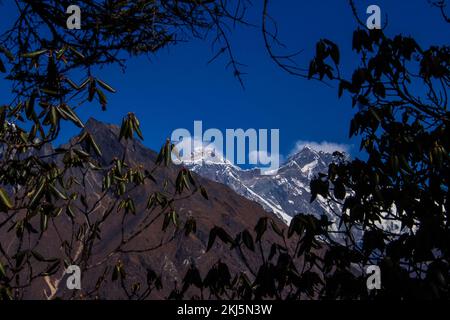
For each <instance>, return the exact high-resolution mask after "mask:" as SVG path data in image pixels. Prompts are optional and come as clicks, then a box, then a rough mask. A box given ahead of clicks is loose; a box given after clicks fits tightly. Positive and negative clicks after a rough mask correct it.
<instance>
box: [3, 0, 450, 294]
mask: <svg viewBox="0 0 450 320" xmlns="http://www.w3.org/2000/svg"><path fill="white" fill-rule="evenodd" d="M432 4H433V7H434V8H431V9H430V10H434V11H435V13H436V18H437V19H443V20H444V21H446V22H447V23H448V22H449V19H448V16H447V15H446V11H445V3H444V2H441V1H436V2H432ZM70 5H72V3H71V1H69V0H62V1H54V0H44V1H41V0H17V1H15V6H16V9H17V17H16V19H15V20H14V23H13V24H12V25H11V26H10V28H9V29H7V30H1V34H0V74H1V75H3V76H4V77H5V78H6V79H7V80H8V82H9V83H10V84H11V97H12V98H11V101H2V102H1V103H0V163H1V165H0V298H1V299H24V298H27V297H29V295H30V292H34V291H33V290H38V291H44V288H45V298H48V299H56V298H64V299H96V298H100V299H107V298H110V297H108V290H110V289H109V288H110V287H109V286H110V285H111V284H113V285H115V288H118V290H117V291H115V293H114V296H113V298H124V299H136V300H138V299H146V298H149V297H160V298H169V299H191V298H192V299H245V300H249V299H278V300H285V299H286V300H294V299H387V298H389V299H448V298H449V294H450V292H449V280H450V266H449V263H450V256H449V254H450V252H449V250H450V246H449V244H450V230H449V227H450V222H449V214H448V212H449V202H448V196H449V188H448V186H449V177H450V172H449V150H450V145H449V137H450V130H449V120H450V119H449V116H450V113H449V111H448V94H449V84H450V47H449V46H448V43H446V42H447V40H448V39H442V42H443V43H441V44H434V45H432V46H429V47H423V46H422V45H421V44H420V43H418V42H417V41H416V40H415V39H414V38H413V37H410V36H404V35H394V36H388V35H387V34H386V33H385V32H384V30H383V29H373V30H368V29H367V28H366V27H365V25H364V23H362V21H361V18H360V17H359V16H358V13H357V11H356V9H355V5H354V3H353V1H349V10H352V11H353V13H354V16H355V22H356V23H355V24H356V29H355V31H354V32H353V34H349V35H348V37H349V38H351V39H352V51H353V52H354V53H356V54H357V55H358V57H359V58H358V60H357V61H355V62H354V65H352V66H343V65H342V64H341V59H340V57H341V56H342V54H343V52H342V51H341V50H342V49H341V48H340V45H339V44H338V43H334V42H333V41H332V40H330V39H318V41H317V43H316V44H315V54H314V56H313V57H310V58H308V57H305V56H302V55H301V54H290V53H286V54H285V53H278V52H282V51H283V50H287V49H286V48H284V47H283V46H281V39H278V35H277V26H276V25H277V24H275V21H274V20H273V19H272V18H271V16H270V1H269V0H264V1H263V11H262V12H261V13H260V14H261V25H260V26H258V28H257V30H258V32H260V33H262V38H263V41H264V45H263V46H262V49H261V50H266V52H267V56H268V59H271V60H272V61H273V62H274V63H275V65H277V66H278V67H279V68H280V69H281V70H284V71H285V72H286V76H298V77H299V78H300V79H299V82H301V81H310V80H311V81H317V82H318V85H329V84H332V85H335V86H336V88H337V92H336V99H338V98H340V97H341V96H343V95H346V96H349V97H350V98H351V101H352V105H351V106H349V108H354V109H355V115H354V117H353V119H352V120H351V122H350V123H349V135H350V136H358V137H359V138H360V139H361V146H360V148H361V150H362V152H363V153H364V154H365V155H366V158H365V159H366V160H361V159H350V160H349V159H348V158H347V157H345V156H344V155H342V154H339V153H336V154H335V156H336V159H337V160H336V161H335V162H334V163H332V164H331V165H330V166H329V169H328V172H323V174H321V175H320V176H317V177H315V179H314V180H313V181H312V182H311V185H310V190H311V202H313V201H318V200H317V199H318V198H320V199H322V200H323V201H326V202H328V203H329V204H330V205H331V204H338V207H339V208H341V209H340V210H338V211H335V212H334V214H335V220H336V221H338V224H339V229H338V230H333V229H332V228H331V227H330V226H331V224H332V223H331V221H329V219H328V218H326V217H325V216H323V217H321V218H317V217H315V216H314V215H311V214H310V213H309V212H299V214H298V215H296V216H295V217H294V218H293V219H292V222H291V223H290V225H289V226H285V225H283V224H282V223H280V221H278V220H277V219H275V218H274V217H271V216H270V215H266V216H261V217H259V219H258V221H257V222H256V223H255V224H254V225H253V226H252V228H248V229H244V230H240V231H239V232H237V233H235V234H230V232H229V231H227V228H226V226H224V225H214V226H211V228H210V230H209V232H208V234H207V235H204V236H205V237H206V238H207V242H206V246H205V248H204V250H205V253H204V254H205V255H210V254H211V251H216V252H215V254H217V252H218V250H217V249H215V250H211V249H212V248H213V247H214V246H216V245H217V244H218V243H220V245H221V247H220V248H222V252H219V254H222V253H223V256H224V257H225V256H231V255H232V256H233V257H236V259H239V261H240V263H242V268H240V269H239V270H236V268H235V266H233V265H232V263H231V262H230V261H231V260H226V259H225V258H219V259H217V261H213V262H212V263H211V264H210V266H208V268H207V270H204V266H202V267H200V266H198V265H196V264H195V263H191V264H190V265H189V268H187V270H186V272H185V274H184V277H183V278H182V279H179V281H178V282H176V283H175V284H174V282H173V281H169V280H168V279H169V276H168V275H166V274H163V272H159V271H158V270H153V269H151V268H150V267H148V268H131V269H130V268H129V265H128V263H131V261H140V259H144V260H145V259H146V258H144V256H146V257H149V259H151V257H152V252H154V251H156V250H159V249H160V248H164V246H166V245H170V243H173V242H174V241H177V239H178V240H179V239H182V240H181V241H183V242H184V243H186V246H188V243H189V242H190V241H192V237H191V236H193V235H196V234H198V233H199V230H197V227H198V224H199V221H197V219H196V216H195V212H193V213H192V214H187V213H186V212H185V211H182V210H180V204H182V203H184V202H185V201H191V200H190V199H191V198H194V199H196V200H195V201H204V202H211V201H212V199H211V198H212V197H210V193H209V192H210V190H208V188H207V187H205V185H204V180H203V179H199V178H198V177H197V176H196V175H195V174H193V173H192V172H190V171H189V170H188V169H186V168H183V167H179V166H175V165H173V164H172V163H171V153H172V151H173V148H174V145H173V144H172V142H171V141H170V140H167V141H165V142H164V141H162V144H163V145H162V147H161V149H160V150H159V153H158V154H155V155H149V160H148V161H149V163H150V162H151V164H148V163H147V164H146V166H143V165H141V164H140V163H138V162H137V161H136V160H135V159H134V158H133V154H132V153H133V150H136V148H140V147H139V146H140V145H139V144H138V142H137V141H138V140H142V139H143V138H144V137H143V134H142V131H141V126H144V125H145V124H143V123H140V121H139V119H138V118H137V117H136V115H134V114H133V113H127V112H126V111H124V118H123V121H122V124H121V127H120V128H115V127H114V128H113V127H108V128H107V129H108V130H109V131H108V132H112V133H111V134H114V137H115V139H116V143H117V146H120V147H117V150H115V151H116V152H117V153H116V154H113V155H112V156H111V154H110V153H111V152H110V150H102V147H101V146H104V145H108V143H109V142H99V141H97V140H98V139H99V137H101V135H99V134H98V132H97V131H98V130H106V129H105V128H103V129H99V127H98V126H97V125H96V124H95V121H92V122H91V124H90V125H86V124H85V123H83V121H82V120H81V119H80V117H79V116H78V115H77V110H79V108H80V107H81V106H83V105H87V104H89V105H91V106H92V105H95V106H98V108H101V109H102V110H104V111H105V112H108V101H109V100H111V99H114V93H115V92H116V90H117V89H120V88H115V87H114V86H113V85H112V84H110V83H109V81H108V79H104V78H103V77H102V75H101V73H98V72H99V71H98V70H99V68H98V67H100V66H108V65H118V66H121V67H125V66H126V64H127V61H128V59H129V58H130V57H131V56H141V55H152V54H156V53H158V52H160V51H161V49H162V48H165V47H169V46H174V45H177V44H179V42H184V41H192V40H193V39H202V40H204V41H206V42H209V43H210V44H211V45H212V47H213V48H214V49H215V52H214V55H213V58H212V60H216V59H218V58H219V57H220V58H224V59H225V61H226V62H225V63H226V66H227V67H228V68H229V69H230V70H232V75H233V76H234V77H235V78H236V81H238V82H239V83H240V84H241V85H242V86H243V87H245V79H244V77H243V75H244V73H243V71H242V67H243V65H242V64H241V63H240V62H239V57H238V55H237V54H236V52H235V48H234V47H233V45H232V43H231V41H230V34H231V33H232V32H233V30H239V29H233V26H235V25H241V26H242V27H254V26H251V25H250V23H249V22H247V20H246V16H247V12H248V11H250V10H252V6H251V1H245V0H239V1H227V0H201V1H200V0H178V1H176V0H167V1H149V0H137V1H127V0H123V1H108V0H105V1H95V0H82V1H78V3H77V5H78V6H79V7H80V9H81V13H82V28H81V29H80V30H69V29H67V23H66V22H67V17H68V16H67V14H66V8H67V7H69V6H70ZM1 6H2V4H0V9H1ZM276 22H277V23H278V24H279V23H280V21H276ZM235 32H238V31H235ZM311 45H313V44H311ZM280 50H281V51H280ZM301 59H305V60H306V61H304V62H305V67H304V68H301V67H297V64H295V63H294V62H295V61H298V60H301ZM294 60H295V61H294ZM344 69H345V70H346V72H342V70H344ZM348 70H350V71H351V72H350V73H348V72H347V71H348ZM97 73H98V74H97ZM74 74H77V77H78V76H79V75H80V74H82V75H83V81H81V82H77V81H75V80H74V79H73V76H74ZM344 74H350V77H348V78H347V77H345V76H344ZM251 76H252V75H251V74H249V75H247V77H251ZM224 95H226V92H224ZM65 122H70V123H72V124H74V125H75V126H77V127H79V128H80V130H81V132H80V134H79V135H77V136H75V137H73V138H72V139H71V140H70V141H69V142H68V143H66V144H64V145H61V146H59V147H57V146H53V143H54V142H55V140H56V139H57V138H58V136H59V135H60V134H61V130H63V129H62V128H63V127H64V126H63V125H62V124H63V123H65ZM96 130H97V131H96ZM102 132H103V131H102ZM105 132H106V131H105ZM169 170H172V171H169ZM148 186H151V189H148V188H149V187H148ZM94 187H95V188H97V189H98V190H96V191H95V197H94V192H93V190H94ZM143 193H145V194H144V197H145V201H144V202H145V206H140V205H137V202H138V201H139V203H142V202H143V200H142V197H143V196H142V194H143ZM195 197H197V198H195ZM199 199H201V200H199ZM192 201H193V200H192ZM333 208H335V206H333ZM209 214H210V215H214V214H215V212H213V211H212V212H209ZM386 222H388V223H390V224H393V225H396V226H397V229H396V230H395V231H394V230H387V229H386V228H385V227H384V226H385V223H386ZM155 225H157V229H158V234H155V233H154V231H153V230H155V229H154V228H155ZM111 226H115V227H116V228H117V229H116V230H118V231H117V235H118V236H117V237H118V239H119V240H118V241H116V242H114V244H111V243H108V236H106V237H105V231H104V230H105V229H108V228H110V227H111ZM149 230H152V231H151V232H150V231H149ZM149 233H151V236H152V237H153V238H152V239H151V240H152V241H153V243H149V244H148V243H147V242H146V243H145V244H144V243H142V241H141V240H140V239H143V238H142V237H144V236H146V235H148V234H149ZM106 234H107V233H106ZM214 248H216V247H214ZM214 257H216V256H214ZM69 265H77V266H79V267H80V269H81V272H82V274H83V275H85V274H89V275H90V276H89V281H90V284H91V285H90V286H89V287H86V288H82V289H81V290H75V291H73V292H71V293H70V294H67V293H65V294H63V293H62V289H61V288H60V285H61V283H62V281H63V277H64V270H65V268H67V267H68V266H69ZM367 265H376V266H379V267H380V269H381V274H382V283H381V289H379V290H371V291H368V289H367V286H366V280H367V275H366V273H365V270H366V269H365V268H366V266H367ZM36 288H41V289H36ZM155 292H162V293H161V295H153V294H155Z"/></svg>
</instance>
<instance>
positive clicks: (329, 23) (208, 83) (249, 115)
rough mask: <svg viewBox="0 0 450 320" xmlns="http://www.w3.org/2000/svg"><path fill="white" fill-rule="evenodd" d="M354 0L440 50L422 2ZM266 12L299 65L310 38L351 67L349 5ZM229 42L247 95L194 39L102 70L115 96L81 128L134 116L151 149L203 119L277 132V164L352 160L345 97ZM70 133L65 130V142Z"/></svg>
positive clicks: (6, 18) (250, 42)
mask: <svg viewBox="0 0 450 320" xmlns="http://www.w3.org/2000/svg"><path fill="white" fill-rule="evenodd" d="M10 2H12V1H10V0H7V1H3V4H0V17H1V19H2V20H1V21H0V30H2V31H3V30H4V28H5V25H7V24H8V23H10V21H11V18H12V17H13V16H14V15H15V14H16V12H15V11H13V10H12V7H11V6H10V5H11V3H10ZM254 2H255V3H257V4H255V6H254V7H253V9H252V10H253V11H252V12H253V13H252V14H251V15H250V16H249V18H250V20H251V21H252V22H254V23H256V24H259V23H260V12H261V8H260V2H262V1H259V0H255V1H254ZM356 2H357V3H358V4H359V9H360V16H361V17H362V18H364V20H365V18H366V14H365V9H366V7H367V6H368V5H370V4H377V5H379V6H380V7H381V8H382V10H383V13H384V14H386V13H387V14H388V19H389V26H388V29H387V33H388V34H397V33H402V34H406V35H412V36H414V37H415V38H416V39H417V40H418V41H419V43H420V44H421V45H424V46H425V45H430V44H442V43H443V42H446V43H448V40H449V37H448V36H449V32H448V31H449V28H448V25H446V24H445V23H444V22H443V21H442V19H440V17H439V15H438V12H437V10H436V9H433V8H431V7H430V5H429V4H428V2H427V0H408V1H406V0H401V1H400V0H385V1H381V0H376V1H373V0H371V1H365V0H364V1H363V0H357V1H356ZM73 3H74V4H76V1H75V0H74V1H73ZM270 11H271V15H272V16H273V17H274V18H275V19H277V20H278V22H279V29H280V38H281V39H282V40H283V41H284V42H285V43H286V44H287V45H288V47H289V48H291V49H292V51H295V50H297V49H304V50H305V51H304V53H303V54H302V55H301V56H300V57H299V62H300V63H302V64H303V65H306V64H307V62H308V61H309V60H308V59H309V58H310V57H311V56H312V50H313V48H314V45H315V42H316V40H318V39H320V38H329V39H331V40H333V41H335V42H336V43H338V44H339V45H340V47H341V52H342V65H343V66H344V67H346V70H347V71H349V70H352V68H353V67H354V66H355V59H354V58H355V56H353V55H352V54H351V37H352V32H353V30H354V29H355V27H356V22H355V20H354V19H353V17H352V14H351V10H350V7H349V5H348V1H347V0H321V1H298V0H289V1H288V0H285V1H279V0H274V1H272V4H271V7H270ZM383 18H384V16H383ZM231 40H232V45H233V49H234V51H235V55H236V56H237V58H238V60H239V61H240V62H241V63H244V64H246V65H248V66H247V67H246V68H245V69H244V71H245V72H247V73H248V75H246V76H245V78H244V80H245V87H246V88H245V90H243V89H242V88H241V87H240V85H239V83H238V81H237V80H236V79H235V78H234V77H233V75H232V72H231V70H226V69H225V64H226V61H225V60H223V59H222V60H218V61H216V62H214V63H213V64H210V65H207V63H206V62H207V61H208V60H209V59H210V58H211V57H212V55H213V52H212V51H211V48H210V46H209V44H207V43H203V42H201V41H199V40H195V41H192V42H188V43H181V44H179V45H177V46H175V47H171V48H169V49H164V50H162V51H160V52H158V53H157V55H156V56H153V57H151V59H148V58H143V57H142V58H133V59H131V60H130V61H129V63H128V67H127V70H126V72H125V73H122V72H121V71H120V70H119V69H118V68H116V67H108V68H105V69H103V70H101V71H100V72H99V73H97V75H98V76H99V77H101V78H103V79H105V80H106V81H107V82H108V83H110V84H111V85H112V86H114V87H115V88H116V89H117V90H118V93H116V94H115V95H110V96H109V101H110V102H109V105H108V110H107V112H101V111H99V109H100V107H99V106H98V105H97V104H93V105H85V106H84V107H83V108H82V110H81V111H80V115H81V116H82V118H83V120H87V119H88V118H89V116H93V117H95V118H97V119H99V120H102V121H106V122H111V123H116V124H119V123H120V121H121V119H122V117H123V116H124V115H125V114H126V113H127V112H129V111H132V112H135V113H136V114H137V116H138V117H139V119H140V120H141V123H142V129H143V133H144V136H145V144H146V145H147V146H149V147H151V148H153V149H158V148H159V146H160V145H161V144H162V143H163V141H164V140H165V138H166V137H168V136H170V134H171V132H172V130H174V129H176V128H187V129H189V130H193V121H194V120H202V121H203V125H204V127H205V129H206V128H212V127H214V128H219V129H222V130H225V129H226V128H244V129H247V128H255V129H258V128H267V129H270V128H279V129H280V139H281V140H280V151H281V153H282V154H283V155H285V156H286V155H288V154H289V152H290V151H291V150H292V149H293V148H294V146H295V144H296V142H297V141H298V140H307V141H317V142H321V141H331V142H336V143H342V144H349V145H352V144H353V145H354V147H353V149H352V151H353V153H355V152H357V150H358V142H357V141H355V140H354V141H350V140H349V139H348V126H349V121H350V119H351V116H352V113H353V110H352V108H351V105H350V103H349V100H348V98H342V99H341V100H338V98H337V89H336V88H335V87H332V88H330V87H327V86H324V85H323V84H321V83H318V82H314V81H307V80H303V79H300V78H295V77H292V76H289V75H287V74H286V73H284V72H283V71H281V70H280V69H278V68H277V67H276V66H275V65H274V64H273V63H272V62H271V61H270V59H269V58H268V56H267V53H266V52H265V50H264V46H263V40H262V36H261V33H260V30H259V29H252V28H245V27H238V28H237V29H236V30H235V32H234V36H233V37H232V39H231ZM77 80H78V81H80V80H82V79H77ZM0 83H1V85H2V87H3V89H2V91H1V92H0V102H1V103H4V102H6V101H7V100H6V99H7V98H8V92H7V87H6V90H5V89H4V88H5V83H4V82H0ZM74 132H75V131H73V130H72V129H69V130H66V131H64V132H63V139H67V138H68V137H69V136H71V135H73V134H74Z"/></svg>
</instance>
